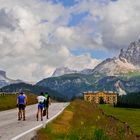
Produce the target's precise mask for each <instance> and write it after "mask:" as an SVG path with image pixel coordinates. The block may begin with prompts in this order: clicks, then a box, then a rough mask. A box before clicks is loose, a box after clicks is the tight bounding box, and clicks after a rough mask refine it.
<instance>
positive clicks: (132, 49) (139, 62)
mask: <svg viewBox="0 0 140 140" xmlns="http://www.w3.org/2000/svg"><path fill="white" fill-rule="evenodd" d="M119 58H120V60H122V61H123V60H125V61H127V62H128V63H131V64H133V65H134V66H137V67H140V40H139V41H135V42H132V43H131V44H130V45H129V47H128V49H127V50H123V49H122V50H121V52H120V55H119Z"/></svg>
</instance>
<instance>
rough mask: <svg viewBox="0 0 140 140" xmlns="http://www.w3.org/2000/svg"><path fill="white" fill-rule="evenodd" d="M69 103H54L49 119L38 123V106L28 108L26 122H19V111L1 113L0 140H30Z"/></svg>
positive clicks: (50, 109) (50, 108)
mask: <svg viewBox="0 0 140 140" xmlns="http://www.w3.org/2000/svg"><path fill="white" fill-rule="evenodd" d="M67 105H68V103H52V104H51V106H50V107H49V119H46V118H45V117H44V119H43V121H40V120H39V121H36V111H37V104H36V105H31V106H27V108H26V121H18V120H17V112H18V109H12V110H8V111H1V112H0V140H30V139H31V138H32V137H33V136H34V135H35V132H36V130H37V129H39V128H41V127H44V126H45V124H46V123H48V122H49V121H51V120H52V119H53V118H55V117H56V116H57V115H59V114H60V113H61V112H62V111H63V109H64V108H65V107H66V106H67Z"/></svg>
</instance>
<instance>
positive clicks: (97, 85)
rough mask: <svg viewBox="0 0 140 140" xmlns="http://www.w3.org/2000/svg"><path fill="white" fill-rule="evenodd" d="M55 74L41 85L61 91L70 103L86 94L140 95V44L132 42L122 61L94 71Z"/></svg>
mask: <svg viewBox="0 0 140 140" xmlns="http://www.w3.org/2000/svg"><path fill="white" fill-rule="evenodd" d="M84 72H85V73H84ZM54 73H55V74H53V76H52V77H50V78H46V79H43V80H41V81H39V82H38V83H37V85H40V86H44V87H49V88H51V89H54V90H56V91H59V92H60V93H62V94H63V95H65V96H67V98H69V99H71V98H73V97H75V96H79V95H82V93H83V92H84V91H95V90H106V91H117V92H119V94H120V95H122V94H126V93H128V92H139V91H140V41H135V42H132V43H131V44H130V45H129V46H128V48H127V49H126V50H123V49H122V50H121V51H120V54H119V55H118V57H114V58H108V59H106V60H104V61H102V62H101V63H100V64H98V65H97V66H96V67H95V68H93V69H86V70H83V71H76V70H71V69H69V68H66V67H62V68H59V69H56V70H55V72H54ZM118 83H119V84H118Z"/></svg>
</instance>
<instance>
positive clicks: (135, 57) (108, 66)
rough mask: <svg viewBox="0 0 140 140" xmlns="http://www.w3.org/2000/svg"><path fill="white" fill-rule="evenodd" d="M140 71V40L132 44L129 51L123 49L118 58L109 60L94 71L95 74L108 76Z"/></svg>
mask: <svg viewBox="0 0 140 140" xmlns="http://www.w3.org/2000/svg"><path fill="white" fill-rule="evenodd" d="M136 71H140V40H139V41H135V42H132V43H131V44H130V45H129V47H128V48H127V50H123V49H121V51H120V54H119V56H118V57H117V58H115V57H114V58H108V59H106V60H104V61H103V62H102V63H100V64H99V65H97V66H96V67H95V68H94V69H93V73H94V74H97V73H102V74H104V75H107V76H114V75H121V74H126V73H128V72H136Z"/></svg>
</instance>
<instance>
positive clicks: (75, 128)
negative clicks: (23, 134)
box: [36, 100, 136, 140]
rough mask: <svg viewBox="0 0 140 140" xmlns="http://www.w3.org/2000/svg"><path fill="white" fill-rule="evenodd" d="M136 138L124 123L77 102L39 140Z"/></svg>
mask: <svg viewBox="0 0 140 140" xmlns="http://www.w3.org/2000/svg"><path fill="white" fill-rule="evenodd" d="M135 138H136V137H135V136H134V135H133V134H132V133H131V131H130V130H126V127H125V126H124V124H123V123H121V122H119V121H117V120H115V119H114V118H111V117H107V116H106V115H104V114H103V113H102V111H101V110H100V109H99V108H98V107H96V106H94V105H93V104H90V103H87V102H84V101H81V100H76V101H73V102H72V103H71V104H70V105H69V106H68V107H67V108H66V109H65V110H64V112H63V113H62V114H61V115H60V116H59V117H57V119H55V120H54V121H53V122H52V123H49V124H48V125H47V126H46V128H43V129H41V130H39V131H38V133H37V136H36V139H37V140H132V139H135Z"/></svg>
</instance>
